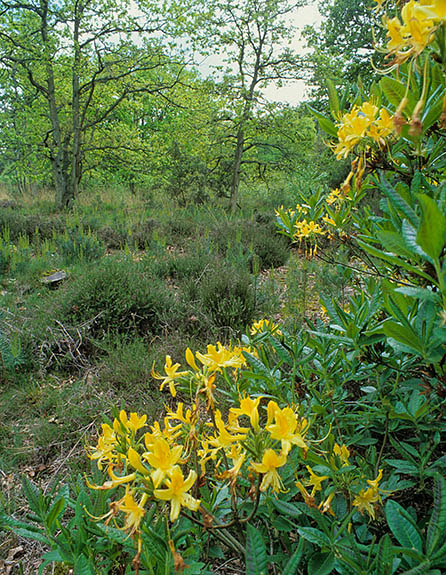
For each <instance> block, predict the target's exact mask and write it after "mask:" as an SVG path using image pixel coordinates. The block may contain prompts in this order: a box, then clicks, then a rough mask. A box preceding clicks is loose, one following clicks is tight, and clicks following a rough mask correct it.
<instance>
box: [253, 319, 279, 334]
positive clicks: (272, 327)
mask: <svg viewBox="0 0 446 575" xmlns="http://www.w3.org/2000/svg"><path fill="white" fill-rule="evenodd" d="M264 331H269V332H271V333H275V334H277V335H282V332H281V331H280V329H279V326H278V325H277V324H275V323H273V322H272V321H271V322H270V320H269V319H260V320H259V321H255V322H254V323H253V324H252V326H251V329H250V333H251V335H256V334H257V333H263V332H264Z"/></svg>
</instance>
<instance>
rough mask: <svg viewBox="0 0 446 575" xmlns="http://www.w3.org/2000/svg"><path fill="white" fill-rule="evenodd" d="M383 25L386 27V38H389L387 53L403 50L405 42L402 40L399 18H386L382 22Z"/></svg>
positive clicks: (401, 27)
mask: <svg viewBox="0 0 446 575" xmlns="http://www.w3.org/2000/svg"><path fill="white" fill-rule="evenodd" d="M384 25H385V26H386V27H387V37H388V38H389V41H388V43H387V50H388V52H390V53H392V52H397V51H399V50H401V49H402V48H404V47H405V46H406V41H405V40H404V38H403V34H402V29H403V26H402V24H401V22H400V20H399V18H397V17H395V18H388V19H386V20H385V21H384Z"/></svg>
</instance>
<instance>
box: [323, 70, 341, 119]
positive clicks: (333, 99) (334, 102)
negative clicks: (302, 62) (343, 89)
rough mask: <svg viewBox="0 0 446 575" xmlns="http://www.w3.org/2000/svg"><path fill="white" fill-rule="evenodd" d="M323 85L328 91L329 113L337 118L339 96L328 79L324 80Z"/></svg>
mask: <svg viewBox="0 0 446 575" xmlns="http://www.w3.org/2000/svg"><path fill="white" fill-rule="evenodd" d="M325 84H326V85H327V90H328V104H329V106H330V111H331V113H332V115H333V116H334V117H335V118H338V116H339V112H340V110H341V109H340V105H339V96H338V93H337V91H336V86H335V85H334V83H333V82H332V81H331V80H330V79H329V78H327V80H325Z"/></svg>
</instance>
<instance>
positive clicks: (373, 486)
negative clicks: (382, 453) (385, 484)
mask: <svg viewBox="0 0 446 575" xmlns="http://www.w3.org/2000/svg"><path fill="white" fill-rule="evenodd" d="M382 476H383V471H382V469H380V470H379V473H378V476H377V477H376V479H374V480H367V484H368V485H369V487H368V488H367V489H361V491H360V492H359V494H358V495H357V496H356V497H355V498H354V499H353V506H354V507H357V508H358V511H359V512H360V513H361V514H362V513H364V511H367V513H368V514H369V516H370V517H371V518H372V519H375V506H376V503H378V502H379V503H381V496H380V493H383V490H382V489H380V488H379V487H378V484H379V482H380V481H381V479H382Z"/></svg>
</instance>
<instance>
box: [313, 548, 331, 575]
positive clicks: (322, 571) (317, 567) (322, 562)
mask: <svg viewBox="0 0 446 575" xmlns="http://www.w3.org/2000/svg"><path fill="white" fill-rule="evenodd" d="M334 564H335V558H334V555H333V554H332V553H315V554H314V555H312V556H311V558H310V561H309V562H308V573H311V575H329V573H331V572H332V571H333V569H334Z"/></svg>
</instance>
